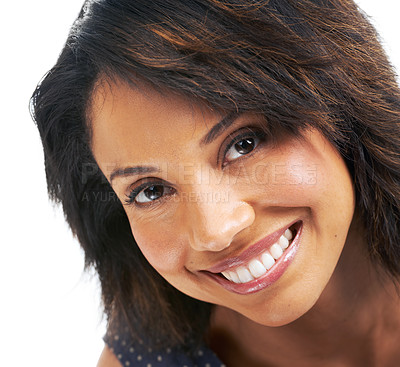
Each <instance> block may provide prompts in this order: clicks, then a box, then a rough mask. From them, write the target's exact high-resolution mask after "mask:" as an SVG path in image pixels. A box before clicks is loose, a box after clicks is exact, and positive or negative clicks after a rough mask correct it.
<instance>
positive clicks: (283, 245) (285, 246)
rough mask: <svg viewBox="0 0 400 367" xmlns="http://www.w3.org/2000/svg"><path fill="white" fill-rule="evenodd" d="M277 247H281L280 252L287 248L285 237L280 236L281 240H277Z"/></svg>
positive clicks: (287, 241)
mask: <svg viewBox="0 0 400 367" xmlns="http://www.w3.org/2000/svg"><path fill="white" fill-rule="evenodd" d="M278 245H279V246H281V248H282V250H285V249H287V248H288V247H289V240H288V239H287V238H286V237H285V236H281V238H279V241H278Z"/></svg>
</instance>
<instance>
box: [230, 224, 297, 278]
mask: <svg viewBox="0 0 400 367" xmlns="http://www.w3.org/2000/svg"><path fill="white" fill-rule="evenodd" d="M292 238H293V233H292V231H291V230H290V229H287V230H286V231H285V233H284V234H283V235H282V236H281V237H280V238H279V240H278V242H277V243H274V244H273V245H272V246H271V247H270V248H269V250H268V251H265V252H264V253H263V254H262V255H261V256H260V257H258V258H254V259H253V260H251V261H250V262H249V263H248V264H247V266H243V265H242V266H239V267H238V268H235V269H232V270H228V271H223V272H222V275H223V276H224V277H225V278H226V279H228V280H229V281H231V282H234V283H248V282H250V281H252V280H254V279H257V278H259V277H261V276H263V275H264V274H265V273H266V272H267V270H269V269H271V268H272V267H273V266H274V264H275V261H276V260H278V259H279V258H280V257H281V256H282V254H283V252H284V251H285V250H286V249H287V248H288V247H289V245H290V240H291V239H292Z"/></svg>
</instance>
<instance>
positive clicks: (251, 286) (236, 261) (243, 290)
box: [204, 220, 303, 295]
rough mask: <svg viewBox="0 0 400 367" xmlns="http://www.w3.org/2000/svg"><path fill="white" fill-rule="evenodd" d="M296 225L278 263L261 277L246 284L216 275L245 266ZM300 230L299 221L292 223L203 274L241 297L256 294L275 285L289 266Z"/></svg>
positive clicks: (297, 246)
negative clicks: (290, 240)
mask: <svg viewBox="0 0 400 367" xmlns="http://www.w3.org/2000/svg"><path fill="white" fill-rule="evenodd" d="M296 223H299V225H298V228H297V232H296V236H295V237H294V238H293V240H292V242H291V244H290V246H289V247H288V248H287V249H286V250H285V252H284V253H283V255H282V256H281V257H280V258H279V259H278V261H276V262H275V264H274V265H273V266H272V268H271V269H269V270H268V271H267V272H266V273H265V274H264V275H263V276H261V277H260V278H257V279H254V280H252V281H250V282H247V283H234V282H232V281H230V280H228V279H226V278H224V277H223V276H221V275H218V274H219V273H220V272H222V271H226V270H229V269H232V268H236V267H238V266H240V265H242V264H247V262H248V261H250V260H251V259H253V258H254V257H257V256H259V255H261V254H262V253H263V252H264V251H266V250H268V249H269V248H270V247H271V246H272V245H273V244H274V243H276V241H277V240H278V239H279V237H280V236H281V235H282V234H283V233H285V231H286V229H288V228H289V227H291V226H293V225H294V224H296ZM302 229H303V222H302V221H299V220H297V221H294V222H293V223H291V224H290V225H289V226H285V227H284V228H282V229H279V230H277V231H276V232H274V233H272V234H270V235H268V236H267V237H265V238H263V239H262V240H261V241H259V242H257V243H255V244H254V245H253V246H251V247H250V248H249V249H247V250H246V251H244V252H243V253H242V254H241V255H239V256H237V257H233V258H230V259H227V260H224V261H222V262H220V263H218V264H216V265H215V266H213V267H211V268H210V269H207V270H206V271H204V273H205V274H206V275H208V276H209V277H210V278H211V279H213V280H214V281H216V282H217V283H218V284H220V285H221V286H222V287H224V288H225V289H226V290H228V291H230V292H234V293H238V294H243V295H245V294H251V293H255V292H258V291H260V290H262V289H264V288H266V287H269V286H270V285H272V284H273V283H275V282H276V281H277V280H278V279H279V278H280V277H281V276H282V275H283V273H284V272H285V270H286V269H287V268H288V266H289V265H290V264H291V262H292V261H293V258H294V257H295V255H296V253H297V250H298V248H299V244H300V237H301V234H302Z"/></svg>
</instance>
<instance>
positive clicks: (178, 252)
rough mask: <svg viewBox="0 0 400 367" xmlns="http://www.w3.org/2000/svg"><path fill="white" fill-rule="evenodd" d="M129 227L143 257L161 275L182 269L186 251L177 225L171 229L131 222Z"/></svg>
mask: <svg viewBox="0 0 400 367" xmlns="http://www.w3.org/2000/svg"><path fill="white" fill-rule="evenodd" d="M131 229H132V233H133V236H134V238H135V241H136V243H137V244H138V246H139V248H140V250H141V251H142V253H143V255H144V257H145V258H146V259H147V261H148V262H149V263H150V264H151V266H153V268H154V269H156V270H157V271H158V272H159V273H160V274H161V275H165V274H172V273H176V272H177V271H178V272H179V271H181V270H183V269H184V264H185V261H186V257H187V253H186V251H185V247H184V246H183V242H182V241H181V240H180V239H179V237H180V236H179V230H178V228H177V226H175V227H174V230H173V231H171V230H170V229H167V228H164V227H162V226H157V225H150V224H147V225H143V224H136V225H135V224H132V222H131Z"/></svg>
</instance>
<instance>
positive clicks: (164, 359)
mask: <svg viewBox="0 0 400 367" xmlns="http://www.w3.org/2000/svg"><path fill="white" fill-rule="evenodd" d="M104 341H105V343H106V344H107V346H108V347H109V348H110V350H111V352H113V353H114V355H115V356H116V357H117V358H118V360H119V361H120V363H121V364H122V366H123V367H131V366H132V367H133V366H135V367H136V366H137V367H140V366H143V367H225V365H224V364H223V363H222V362H221V361H220V360H219V359H218V357H217V356H216V355H215V354H214V352H213V351H212V350H211V349H210V348H208V347H207V346H204V347H201V348H199V349H197V350H196V351H195V352H194V353H193V355H188V354H187V353H185V351H184V350H183V349H182V348H181V347H176V348H165V349H164V350H156V351H153V350H152V349H151V348H147V347H146V346H145V345H144V344H143V343H136V344H134V343H133V342H132V340H131V339H130V338H129V333H128V331H127V330H126V329H125V330H123V331H121V332H120V333H114V334H112V335H111V334H110V333H107V334H106V335H105V337H104Z"/></svg>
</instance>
